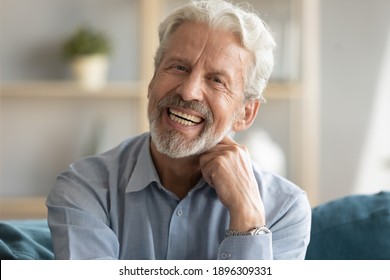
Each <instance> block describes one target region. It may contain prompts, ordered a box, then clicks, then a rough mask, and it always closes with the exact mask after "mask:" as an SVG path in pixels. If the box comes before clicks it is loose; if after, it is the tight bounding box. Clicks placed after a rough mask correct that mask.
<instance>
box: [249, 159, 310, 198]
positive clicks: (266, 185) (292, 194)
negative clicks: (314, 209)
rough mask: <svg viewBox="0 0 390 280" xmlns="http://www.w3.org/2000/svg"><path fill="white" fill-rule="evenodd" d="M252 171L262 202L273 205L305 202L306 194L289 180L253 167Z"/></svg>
mask: <svg viewBox="0 0 390 280" xmlns="http://www.w3.org/2000/svg"><path fill="white" fill-rule="evenodd" d="M253 170H254V173H255V177H256V180H257V183H258V185H259V189H260V193H261V195H262V197H263V199H264V201H267V200H268V201H272V202H273V204H274V205H275V204H280V205H287V204H294V203H295V202H296V201H297V200H307V196H306V192H305V191H304V190H303V189H302V188H300V187H299V186H297V185H296V184H295V183H293V182H291V181H290V180H288V179H286V178H284V177H282V176H280V175H278V174H275V173H273V172H269V171H265V170H262V169H261V168H259V167H258V166H256V164H254V165H253Z"/></svg>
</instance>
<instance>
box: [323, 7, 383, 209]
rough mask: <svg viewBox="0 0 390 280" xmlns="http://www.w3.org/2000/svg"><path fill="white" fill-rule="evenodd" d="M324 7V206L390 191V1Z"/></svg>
mask: <svg viewBox="0 0 390 280" xmlns="http://www.w3.org/2000/svg"><path fill="white" fill-rule="evenodd" d="M321 3H322V5H321V26H322V28H321V29H322V30H321V31H322V34H321V36H320V37H321V48H322V49H321V61H322V64H321V120H322V121H321V159H320V166H321V172H320V174H321V179H320V180H321V182H320V183H321V184H320V196H321V201H322V202H324V201H328V200H330V199H333V198H337V197H341V196H344V195H348V194H351V193H373V192H376V191H378V190H380V189H383V190H386V189H387V190H389V189H390V181H389V177H390V176H389V172H390V169H389V164H388V163H387V167H386V168H385V165H384V161H385V160H386V157H387V161H388V160H389V158H390V153H389V145H390V144H389V143H390V139H389V130H390V118H389V117H390V115H389V113H388V112H389V111H390V102H389V95H390V90H389V84H388V83H389V78H390V73H389V72H388V71H389V70H388V67H389V66H388V64H389V56H390V55H389V52H390V49H389V45H388V44H389V41H390V39H389V36H390V17H389V15H390V1H387V0H323V1H322V2H321ZM380 110H381V111H382V113H381V115H378V113H380V112H379V111H380ZM386 112H387V113H386ZM377 124H380V126H381V127H378V126H377ZM384 139H387V140H386V141H382V140H384ZM386 153H387V154H386ZM378 155H380V156H381V157H378ZM374 158H375V159H374ZM367 160H369V162H367ZM357 179H361V180H364V182H363V181H361V182H358V181H357Z"/></svg>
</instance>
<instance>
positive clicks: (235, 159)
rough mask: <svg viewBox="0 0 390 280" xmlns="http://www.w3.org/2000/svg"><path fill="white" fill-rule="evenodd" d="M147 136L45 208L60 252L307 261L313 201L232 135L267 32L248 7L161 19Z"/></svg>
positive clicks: (262, 80)
mask: <svg viewBox="0 0 390 280" xmlns="http://www.w3.org/2000/svg"><path fill="white" fill-rule="evenodd" d="M159 35H160V47H159V49H158V50H157V53H156V57H155V73H154V76H153V78H152V80H151V82H150V84H149V89H148V99H149V104H148V118H149V122H150V133H146V134H143V135H140V136H137V137H134V138H130V139H128V140H126V141H125V142H123V143H122V144H121V145H120V146H118V147H116V148H114V149H113V150H111V151H108V152H106V153H104V154H102V155H98V156H94V157H88V158H85V159H82V160H80V161H78V162H76V163H74V164H72V165H71V166H70V168H69V169H68V170H67V171H66V172H64V173H62V174H61V175H60V176H59V177H58V180H57V184H56V186H55V187H54V188H53V190H52V192H51V193H50V195H49V197H48V200H47V206H48V209H49V226H50V229H51V232H52V237H53V245H54V250H55V254H56V257H57V258H59V259H303V258H304V256H305V252H306V248H307V245H308V242H309V235H310V218H311V217H310V206H309V204H308V201H307V197H306V195H305V193H304V192H303V191H302V190H301V189H299V188H298V187H297V186H295V185H294V184H292V183H291V182H289V181H287V180H285V179H283V178H281V177H278V176H277V175H274V174H270V173H267V172H264V171H262V170H260V169H258V168H257V167H256V166H254V165H253V163H252V161H251V159H250V155H249V154H248V151H247V150H246V148H245V147H242V146H240V145H238V144H237V143H236V142H235V141H234V140H232V138H231V136H232V135H233V134H234V133H236V132H240V131H243V130H245V129H247V128H248V127H250V126H251V125H252V123H253V121H254V119H255V117H256V115H257V112H258V110H259V106H260V101H261V99H262V95H261V94H262V91H263V89H264V87H265V85H266V83H267V80H268V78H269V76H270V74H271V71H272V67H273V55H272V51H273V48H274V41H273V39H272V37H271V35H270V33H269V31H268V30H267V28H266V27H265V25H264V24H263V22H262V21H261V19H260V18H259V17H258V16H257V15H255V14H254V13H253V12H250V11H244V10H242V9H241V8H238V7H237V6H234V5H232V4H230V3H227V2H224V1H204V2H191V3H189V4H187V5H185V6H183V7H181V8H179V9H177V10H176V11H174V12H173V13H172V14H171V15H169V16H168V17H167V18H166V19H165V20H164V21H163V22H162V23H161V25H160V29H159Z"/></svg>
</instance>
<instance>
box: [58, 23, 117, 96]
mask: <svg viewBox="0 0 390 280" xmlns="http://www.w3.org/2000/svg"><path fill="white" fill-rule="evenodd" d="M64 53H65V56H66V57H67V58H68V59H69V60H70V61H71V69H72V73H73V76H74V78H75V79H76V80H77V81H78V82H79V83H80V84H81V86H82V87H83V88H84V89H86V90H91V91H96V90H99V89H101V88H102V87H104V85H105V83H106V78H107V70H108V55H109V53H110V44H109V41H108V39H107V38H106V37H105V36H104V35H103V34H102V33H100V32H97V31H95V30H93V29H91V28H87V27H82V28H80V29H79V30H77V31H76V32H75V33H74V34H73V35H72V36H71V37H70V38H69V39H68V40H67V41H66V42H65V44H64Z"/></svg>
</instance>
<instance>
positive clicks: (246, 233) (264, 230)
mask: <svg viewBox="0 0 390 280" xmlns="http://www.w3.org/2000/svg"><path fill="white" fill-rule="evenodd" d="M269 233H271V231H270V230H269V229H268V228H267V227H266V226H265V225H264V226H260V227H254V228H252V229H251V230H249V231H238V230H230V229H229V230H227V231H226V232H225V237H231V236H249V235H262V234H269Z"/></svg>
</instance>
